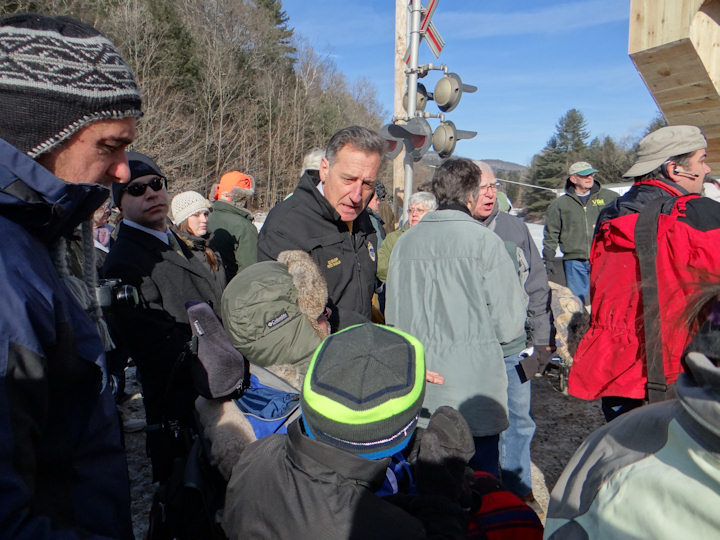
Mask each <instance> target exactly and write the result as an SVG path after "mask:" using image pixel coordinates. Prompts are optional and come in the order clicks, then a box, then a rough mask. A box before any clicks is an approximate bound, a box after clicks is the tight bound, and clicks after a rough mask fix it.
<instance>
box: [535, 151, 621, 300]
mask: <svg viewBox="0 0 720 540" xmlns="http://www.w3.org/2000/svg"><path fill="white" fill-rule="evenodd" d="M568 172H569V176H568V179H567V181H566V182H565V195H563V196H562V197H559V198H557V199H555V200H554V201H553V202H552V204H551V205H550V206H549V207H548V209H547V213H546V214H545V233H544V238H543V258H544V259H545V264H546V266H547V265H549V264H550V263H552V262H553V261H554V260H555V250H556V249H557V247H558V245H560V251H562V253H563V255H562V259H563V270H564V272H565V282H566V284H567V286H568V288H569V289H570V290H571V291H572V293H573V294H574V295H575V296H577V297H578V298H580V299H581V300H582V301H583V303H584V304H585V305H588V304H590V246H591V244H592V239H593V233H594V231H595V222H596V221H597V218H598V215H600V210H602V208H603V207H604V206H605V205H606V204H608V203H610V202H612V201H614V200H615V199H616V198H617V193H615V192H614V191H610V190H609V189H602V186H601V185H600V182H598V181H597V180H595V173H597V170H595V169H593V167H592V165H590V164H589V163H587V162H586V161H578V162H577V163H573V164H572V165H570V170H569V171H568Z"/></svg>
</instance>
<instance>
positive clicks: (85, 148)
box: [37, 118, 137, 187]
mask: <svg viewBox="0 0 720 540" xmlns="http://www.w3.org/2000/svg"><path fill="white" fill-rule="evenodd" d="M136 123H137V120H136V119H135V118H119V119H113V120H100V121H97V122H93V123H92V124H89V125H88V126H86V127H84V128H82V129H81V130H80V131H78V132H77V133H76V134H75V135H73V136H72V137H71V138H70V140H69V141H68V142H67V143H66V144H64V145H62V146H60V147H59V148H56V149H55V150H52V151H50V152H48V153H46V154H41V155H40V156H38V158H37V161H38V163H40V164H41V165H42V166H43V167H45V168H46V169H48V170H49V171H50V172H51V173H53V174H54V175H55V176H57V177H58V178H60V179H62V180H65V181H66V182H70V183H72V184H101V185H103V186H105V187H110V185H111V184H112V183H113V182H121V183H124V182H127V181H128V180H129V179H130V169H129V167H128V162H127V156H126V155H125V148H126V147H127V146H128V145H129V144H130V143H131V142H132V141H133V139H134V138H135V124H136Z"/></svg>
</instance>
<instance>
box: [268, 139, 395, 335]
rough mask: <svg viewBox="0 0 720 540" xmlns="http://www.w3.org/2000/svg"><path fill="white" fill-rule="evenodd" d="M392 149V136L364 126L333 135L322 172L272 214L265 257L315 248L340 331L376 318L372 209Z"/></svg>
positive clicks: (303, 183)
mask: <svg viewBox="0 0 720 540" xmlns="http://www.w3.org/2000/svg"><path fill="white" fill-rule="evenodd" d="M384 156H385V141H384V140H383V139H382V138H381V137H380V136H379V135H378V134H377V133H375V132H374V131H371V130H369V129H367V128H364V127H360V126H351V127H347V128H344V129H341V130H340V131H338V132H337V133H335V135H333V136H332V137H331V138H330V142H329V143H328V147H327V151H326V154H325V157H324V158H322V161H321V162H320V170H319V171H318V174H315V173H314V171H306V172H305V174H304V175H303V176H302V178H301V179H300V182H299V183H298V185H297V188H296V189H295V192H294V193H293V196H292V197H289V198H288V199H286V200H284V201H283V202H281V203H280V204H278V205H277V206H276V207H275V208H273V209H272V210H271V211H270V213H269V214H268V217H267V219H266V220H265V225H263V228H262V230H261V231H260V236H259V238H258V260H259V261H265V260H272V259H276V258H277V256H278V254H279V253H280V252H281V251H286V250H288V249H301V250H303V251H306V252H307V253H309V254H310V256H311V257H312V258H313V259H314V260H315V263H316V264H317V265H318V266H319V267H320V269H321V270H322V272H323V274H324V275H325V279H326V280H327V284H328V303H329V304H330V307H331V308H333V315H332V316H331V319H330V323H331V325H332V328H333V331H335V330H338V329H341V328H345V327H347V326H350V325H353V324H356V323H360V322H363V321H368V320H370V317H371V309H372V295H373V291H374V290H375V271H376V259H377V236H376V233H375V229H374V228H373V225H372V223H371V222H370V217H369V216H368V213H367V211H366V210H365V208H366V206H367V204H368V202H369V201H370V198H371V197H372V195H373V193H374V192H375V180H376V178H377V174H378V171H379V170H380V166H381V165H382V162H383V158H384Z"/></svg>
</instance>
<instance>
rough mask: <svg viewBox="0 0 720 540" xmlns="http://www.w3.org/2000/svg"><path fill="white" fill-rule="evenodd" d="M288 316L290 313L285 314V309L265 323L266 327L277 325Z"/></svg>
mask: <svg viewBox="0 0 720 540" xmlns="http://www.w3.org/2000/svg"><path fill="white" fill-rule="evenodd" d="M288 317H290V315H288V314H287V311H283V312H282V313H281V314H280V315H278V316H277V317H275V318H274V319H273V320H272V321H270V322H268V323H267V327H268V328H272V327H273V326H277V325H278V324H280V323H281V322H283V321H284V320H285V319H287V318H288Z"/></svg>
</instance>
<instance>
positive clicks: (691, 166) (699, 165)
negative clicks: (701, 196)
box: [672, 148, 711, 193]
mask: <svg viewBox="0 0 720 540" xmlns="http://www.w3.org/2000/svg"><path fill="white" fill-rule="evenodd" d="M705 159H707V152H706V151H705V149H704V148H701V149H700V150H696V151H695V152H693V154H692V155H691V156H690V159H689V160H688V164H687V166H682V165H680V164H675V166H674V167H673V171H677V172H674V174H673V175H672V176H673V180H674V181H675V182H677V183H678V184H680V185H681V186H682V187H684V188H685V189H686V190H687V191H688V192H689V193H702V188H703V182H704V181H705V176H706V175H708V174H709V173H710V170H711V169H710V166H709V165H708V164H707V163H705ZM678 173H685V174H678ZM693 174H694V175H697V176H695V177H693V176H691V175H693Z"/></svg>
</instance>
